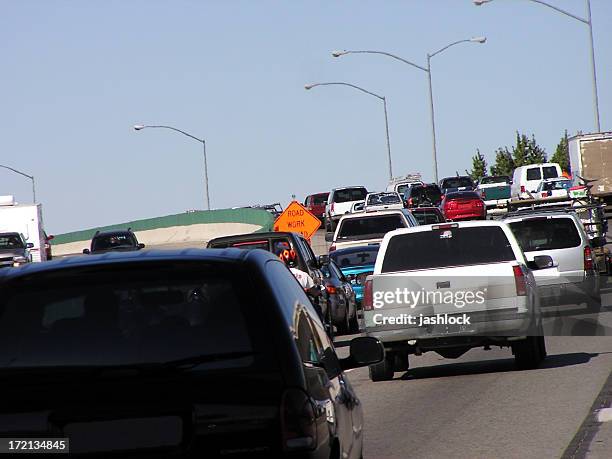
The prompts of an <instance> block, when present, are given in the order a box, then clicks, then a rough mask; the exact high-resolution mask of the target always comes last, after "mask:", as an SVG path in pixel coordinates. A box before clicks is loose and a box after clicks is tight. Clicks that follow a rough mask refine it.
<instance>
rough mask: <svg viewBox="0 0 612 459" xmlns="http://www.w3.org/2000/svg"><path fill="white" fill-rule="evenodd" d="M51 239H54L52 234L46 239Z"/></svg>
mask: <svg viewBox="0 0 612 459" xmlns="http://www.w3.org/2000/svg"><path fill="white" fill-rule="evenodd" d="M52 239H55V236H54V235H53V234H51V235H49V236H47V241H50V240H52Z"/></svg>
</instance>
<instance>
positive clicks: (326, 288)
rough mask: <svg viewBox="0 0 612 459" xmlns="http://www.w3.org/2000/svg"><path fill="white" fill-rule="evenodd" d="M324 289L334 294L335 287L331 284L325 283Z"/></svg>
mask: <svg viewBox="0 0 612 459" xmlns="http://www.w3.org/2000/svg"><path fill="white" fill-rule="evenodd" d="M325 290H327V293H329V294H330V295H335V294H336V287H334V286H333V285H326V286H325Z"/></svg>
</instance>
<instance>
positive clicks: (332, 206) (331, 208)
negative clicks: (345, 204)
mask: <svg viewBox="0 0 612 459" xmlns="http://www.w3.org/2000/svg"><path fill="white" fill-rule="evenodd" d="M329 210H330V212H333V211H334V203H333V202H332V203H331V207H330V208H329Z"/></svg>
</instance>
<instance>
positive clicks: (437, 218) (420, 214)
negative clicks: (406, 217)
mask: <svg viewBox="0 0 612 459" xmlns="http://www.w3.org/2000/svg"><path fill="white" fill-rule="evenodd" d="M411 211H412V215H414V218H416V219H417V221H418V222H419V225H431V224H432V223H441V222H443V221H444V217H442V215H440V213H439V212H436V211H435V210H428V209H427V210H426V209H418V208H417V209H414V210H412V209H411Z"/></svg>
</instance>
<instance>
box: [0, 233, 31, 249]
mask: <svg viewBox="0 0 612 459" xmlns="http://www.w3.org/2000/svg"><path fill="white" fill-rule="evenodd" d="M23 248H25V245H24V244H23V241H22V240H21V237H19V236H18V235H17V234H2V235H0V250H3V249H23Z"/></svg>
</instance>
